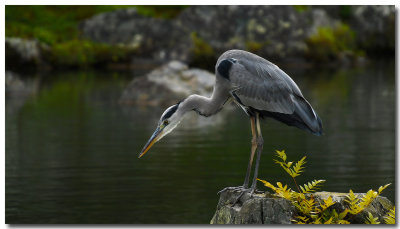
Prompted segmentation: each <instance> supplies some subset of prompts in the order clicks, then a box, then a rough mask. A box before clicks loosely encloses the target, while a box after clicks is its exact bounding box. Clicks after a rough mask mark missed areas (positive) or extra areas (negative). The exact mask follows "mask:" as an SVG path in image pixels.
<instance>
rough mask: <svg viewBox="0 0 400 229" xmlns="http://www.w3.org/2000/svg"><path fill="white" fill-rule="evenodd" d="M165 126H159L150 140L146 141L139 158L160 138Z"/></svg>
mask: <svg viewBox="0 0 400 229" xmlns="http://www.w3.org/2000/svg"><path fill="white" fill-rule="evenodd" d="M163 129H164V128H163V127H162V128H160V127H157V129H156V130H155V131H154V133H153V135H151V137H150V139H149V141H148V142H147V143H146V145H145V146H144V147H143V149H142V152H141V153H140V154H139V158H141V157H142V156H143V155H144V154H145V153H146V152H147V151H149V149H150V148H151V147H152V146H153V145H154V143H156V142H157V141H158V140H159V138H160V134H161V133H162V130H163Z"/></svg>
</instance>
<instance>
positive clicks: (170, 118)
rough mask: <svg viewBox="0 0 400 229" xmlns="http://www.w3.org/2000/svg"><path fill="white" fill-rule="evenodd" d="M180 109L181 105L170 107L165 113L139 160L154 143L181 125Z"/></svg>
mask: <svg viewBox="0 0 400 229" xmlns="http://www.w3.org/2000/svg"><path fill="white" fill-rule="evenodd" d="M178 108H179V103H178V104H175V105H173V106H170V107H168V108H167V109H166V110H165V111H164V113H163V114H162V115H161V118H160V120H159V121H158V124H157V128H156V130H155V131H154V133H153V135H151V137H150V139H149V140H148V142H147V143H146V145H145V146H144V147H143V149H142V152H141V153H140V154H139V158H140V157H142V156H143V155H144V154H145V153H146V152H147V151H148V150H149V149H150V148H151V147H152V146H153V144H154V143H156V142H158V141H159V140H160V139H161V138H163V137H164V136H165V135H167V134H168V133H170V132H171V131H172V130H173V129H175V127H176V126H177V125H178V124H179V122H180V121H181V120H182V117H183V115H182V114H181V113H180V112H178Z"/></svg>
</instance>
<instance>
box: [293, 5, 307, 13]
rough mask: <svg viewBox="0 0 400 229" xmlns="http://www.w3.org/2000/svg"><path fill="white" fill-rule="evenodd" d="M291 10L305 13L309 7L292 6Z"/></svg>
mask: <svg viewBox="0 0 400 229" xmlns="http://www.w3.org/2000/svg"><path fill="white" fill-rule="evenodd" d="M293 8H294V9H295V10H296V11H297V12H299V13H302V12H304V11H307V10H308V9H310V6H306V5H294V6H293Z"/></svg>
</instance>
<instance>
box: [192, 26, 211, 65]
mask: <svg viewBox="0 0 400 229" xmlns="http://www.w3.org/2000/svg"><path fill="white" fill-rule="evenodd" d="M190 37H191V38H192V42H193V48H192V53H193V59H192V63H191V64H194V65H196V66H199V67H203V68H206V69H212V68H213V66H214V64H215V51H214V49H213V47H211V45H210V44H208V43H207V42H206V41H205V40H204V39H202V38H201V37H200V36H198V34H197V33H196V32H192V33H191V34H190Z"/></svg>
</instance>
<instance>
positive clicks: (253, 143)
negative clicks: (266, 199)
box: [243, 117, 257, 188]
mask: <svg viewBox="0 0 400 229" xmlns="http://www.w3.org/2000/svg"><path fill="white" fill-rule="evenodd" d="M250 124H251V135H252V139H251V153H250V159H249V164H248V165H247V171H246V177H245V179H244V183H243V188H248V187H249V179H250V173H251V166H252V164H253V159H254V153H255V152H256V149H257V133H256V124H255V118H254V117H250Z"/></svg>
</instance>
